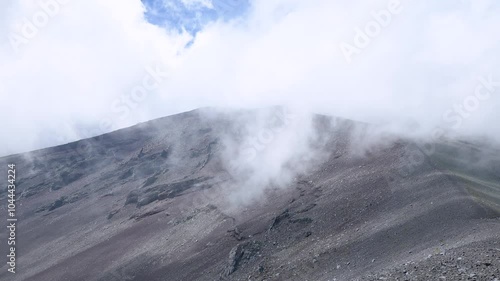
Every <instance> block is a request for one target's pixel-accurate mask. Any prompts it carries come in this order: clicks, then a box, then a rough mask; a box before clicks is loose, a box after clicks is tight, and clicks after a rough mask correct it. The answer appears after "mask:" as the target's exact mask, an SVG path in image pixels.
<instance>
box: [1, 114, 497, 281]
mask: <svg viewBox="0 0 500 281" xmlns="http://www.w3.org/2000/svg"><path fill="white" fill-rule="evenodd" d="M206 111H207V110H205V111H204V110H197V111H192V112H187V113H182V114H178V115H174V116H169V117H165V118H162V119H158V120H154V121H150V122H147V123H143V124H139V125H137V126H134V127H131V128H127V129H123V130H119V131H116V132H112V133H109V134H106V135H103V136H99V137H95V138H92V139H88V140H82V141H79V142H75V143H70V144H66V145H62V146H58V147H53V148H47V149H43V150H39V151H35V152H32V153H29V154H21V155H13V156H8V157H4V158H1V159H0V163H1V166H2V169H5V167H6V165H7V163H15V164H16V165H17V173H18V189H17V191H18V197H20V199H19V201H18V217H19V227H18V244H19V252H18V256H19V261H18V262H19V264H18V267H19V269H18V273H17V274H16V276H15V277H16V279H15V280H37V281H44V280H357V279H361V278H365V279H369V278H377V279H378V278H389V279H387V280H397V279H396V277H395V276H396V275H395V274H394V275H391V274H390V273H387V271H388V270H391V268H395V269H394V270H397V269H398V268H401V266H403V265H404V264H405V263H409V262H415V263H423V264H425V263H426V262H427V263H432V262H437V261H438V259H435V258H433V257H435V256H436V255H440V254H441V253H447V252H448V251H451V252H453V251H454V250H452V249H455V248H458V247H461V248H460V251H461V252H463V255H464V256H467V255H469V254H470V255H471V256H472V258H476V257H477V258H481V256H480V255H478V254H477V253H478V250H477V249H483V248H486V249H491V250H492V251H495V250H494V249H495V247H497V248H498V246H494V245H497V244H498V241H500V240H499V239H500V220H499V219H498V212H497V208H498V201H497V199H498V198H499V197H498V194H499V183H500V179H499V178H498V173H495V171H498V170H497V168H498V166H492V165H494V164H495V163H496V164H498V163H499V162H498V160H499V159H500V153H498V150H491V151H490V150H488V152H487V155H488V158H489V159H490V160H488V161H489V162H487V163H488V164H487V165H482V166H481V165H472V164H473V163H472V162H470V165H468V164H467V163H468V162H467V161H469V159H472V158H471V155H465V154H463V153H457V152H456V151H457V149H459V148H462V150H460V151H473V152H474V151H475V152H474V153H473V154H474V155H473V156H478V157H479V156H481V155H483V153H482V152H484V150H486V148H485V147H486V146H484V147H483V146H479V147H476V146H474V145H472V144H469V143H458V142H443V143H439V144H438V145H436V153H433V154H432V155H431V156H430V157H427V156H426V157H424V158H423V159H424V160H423V161H422V162H421V163H419V164H418V165H413V166H412V170H411V171H410V172H408V173H406V174H404V175H403V174H402V173H397V179H396V180H395V181H393V180H392V179H393V177H394V175H395V173H396V171H399V170H401V163H403V164H404V162H405V160H404V157H405V155H407V154H408V153H410V152H412V151H415V147H416V146H415V144H414V143H413V142H410V141H409V140H403V139H399V140H391V141H390V142H388V143H387V144H385V145H383V146H381V147H379V148H377V149H372V150H369V151H368V152H367V153H366V154H365V155H363V156H359V155H356V154H353V153H352V148H353V143H352V137H351V136H352V135H353V134H355V132H357V131H358V130H360V128H361V130H363V129H366V128H367V127H368V125H366V124H359V123H356V122H353V121H348V120H340V119H335V118H330V117H325V116H316V117H315V118H314V128H315V130H316V131H317V134H318V136H319V138H317V139H316V140H318V139H320V140H321V141H318V143H317V144H316V145H317V146H318V147H319V148H318V149H319V151H320V152H321V155H322V157H320V158H318V160H317V161H316V162H315V163H313V165H310V166H309V168H308V169H304V170H303V171H300V172H299V173H298V174H295V175H293V177H292V178H291V179H290V181H288V182H285V184H284V185H285V186H280V185H279V184H276V185H274V184H272V183H271V185H270V186H269V188H268V189H266V191H265V195H264V196H260V197H256V198H254V199H253V200H250V201H249V203H248V204H244V205H238V206H237V207H235V206H234V204H228V200H229V199H228V197H229V198H231V197H230V194H231V191H234V190H240V189H241V188H249V187H248V186H243V187H242V182H240V181H238V179H237V178H238V175H235V174H234V173H233V172H231V171H229V170H228V169H227V168H226V167H227V165H226V164H227V163H226V162H225V161H226V158H225V157H224V155H225V152H226V151H227V149H226V148H227V147H226V146H227V142H226V139H227V138H228V136H231V137H233V138H234V140H235V141H236V142H238V141H241V139H239V135H238V134H239V133H238V132H239V131H240V128H241V127H242V124H245V122H251V121H250V120H254V119H255V118H256V117H255V116H256V115H257V113H256V112H254V111H245V112H225V113H214V112H208V113H207V112H206ZM209 111H210V110H209ZM207 116H208V117H207ZM488 149H489V148H488ZM480 158H481V157H480ZM464 161H465V162H464ZM265 164H266V163H262V165H265ZM481 164H482V163H481ZM5 174H6V172H5ZM0 196H1V200H4V202H5V201H6V193H5V191H2V193H1V195H0ZM2 207H3V208H4V209H5V206H4V205H2ZM495 243H497V244H495ZM4 244H5V243H2V246H1V250H2V252H6V251H7V249H6V245H4ZM434 259H435V260H434ZM422 268H425V266H422ZM495 270H496V272H498V267H496V268H495V266H488V267H485V268H484V269H482V271H479V270H478V272H476V273H474V274H476V275H478V276H482V275H481V274H484V275H488V274H489V275H488V276H490V277H491V274H495ZM6 271H7V270H6V266H5V265H4V266H3V267H2V270H1V271H0V272H1V273H0V278H2V280H7V278H9V280H13V279H11V276H10V275H8V274H7V273H6ZM401 272H403V271H401ZM414 274H415V275H414V276H412V277H411V278H410V279H409V280H428V279H426V277H425V274H430V273H429V272H428V271H425V272H415V273H414ZM467 274H469V273H467ZM470 274H472V273H470ZM404 275H405V274H403V276H404ZM441 275H442V272H439V276H437V275H431V276H432V278H433V279H437V278H438V277H440V276H441ZM384 276H385V277H384ZM496 276H497V277H499V276H500V275H498V274H497V275H496ZM391 278H393V279H391ZM481 278H483V277H481ZM484 278H486V277H484ZM488 278H489V277H488ZM377 279H374V280H377ZM449 280H454V279H449ZM478 280H489V279H478Z"/></svg>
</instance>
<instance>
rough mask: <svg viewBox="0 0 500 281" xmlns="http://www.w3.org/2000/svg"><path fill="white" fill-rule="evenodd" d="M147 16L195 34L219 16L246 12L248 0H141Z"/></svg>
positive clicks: (164, 25)
mask: <svg viewBox="0 0 500 281" xmlns="http://www.w3.org/2000/svg"><path fill="white" fill-rule="evenodd" d="M142 2H143V4H144V6H145V7H146V14H145V17H146V19H147V20H148V21H149V22H150V23H152V24H155V25H158V26H162V27H166V28H172V29H176V30H178V31H182V30H186V31H187V32H189V33H190V34H192V35H195V34H196V33H197V32H199V31H200V30H201V29H202V28H203V26H204V25H206V24H207V23H210V22H213V21H216V20H230V19H233V18H236V17H239V16H242V15H244V13H245V12H246V11H247V9H248V7H249V5H250V4H249V0H142Z"/></svg>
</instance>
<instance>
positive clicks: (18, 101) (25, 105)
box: [0, 0, 500, 155]
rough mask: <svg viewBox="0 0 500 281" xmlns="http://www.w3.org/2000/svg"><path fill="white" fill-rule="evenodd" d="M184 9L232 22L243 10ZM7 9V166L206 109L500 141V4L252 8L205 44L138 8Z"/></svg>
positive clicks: (50, 3)
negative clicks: (328, 118) (15, 159)
mask: <svg viewBox="0 0 500 281" xmlns="http://www.w3.org/2000/svg"><path fill="white" fill-rule="evenodd" d="M164 2H165V3H166V2H169V1H164ZM184 2H186V3H187V2H189V3H187V4H186V3H184V4H185V6H186V7H195V8H196V9H199V7H201V6H202V7H204V9H216V11H217V13H216V14H224V13H223V12H224V10H223V9H228V7H234V3H236V2H237V1H232V0H227V1H226V2H223V1H213V2H212V1H184ZM224 3H226V5H224ZM1 5H2V7H1V9H0V32H1V34H2V36H1V37H0V61H1V66H0V118H2V120H3V122H2V124H3V125H2V129H3V132H2V133H3V135H4V136H6V137H4V138H2V140H1V141H0V155H5V154H10V153H15V152H22V151H28V150H32V149H36V148H40V147H45V146H50V145H56V144H61V143H65V142H69V141H72V140H76V139H79V138H84V137H88V136H90V135H96V134H102V133H105V132H108V131H111V130H114V129H117V128H121V127H125V126H130V125H133V124H135V123H137V122H143V121H146V120H150V119H152V118H157V117H160V116H165V115H168V114H173V113H176V112H180V111H184V110H189V109H193V108H197V107H202V106H226V107H227V106H237V107H260V106H270V105H277V104H280V105H289V106H295V107H296V106H300V107H301V108H303V109H307V110H310V111H314V112H321V113H326V114H331V115H339V116H344V117H349V118H355V119H360V120H365V121H370V122H374V123H378V124H385V126H386V127H387V128H390V129H394V130H400V129H401V128H403V129H404V128H412V131H419V132H421V133H422V134H430V133H431V132H433V131H434V129H435V128H436V127H441V128H443V129H444V130H447V131H450V132H452V133H457V134H467V135H471V134H472V135H487V136H490V137H495V138H500V125H499V123H498V122H494V121H495V120H499V117H500V113H498V108H499V105H500V59H499V57H498V56H497V54H498V51H500V46H499V43H500V42H499V40H500V35H499V34H498V31H497V28H498V26H500V18H498V14H499V12H500V5H499V4H498V3H496V2H495V1H491V0H474V1H472V0H464V1H440V2H439V3H436V1H430V0H426V1H406V0H405V1H396V0H384V1H382V0H376V1H366V0H365V1H361V0H354V1H329V0H311V1H298V0H276V1H265V0H253V1H251V2H250V4H249V5H247V6H246V8H245V9H246V10H245V11H244V12H241V11H240V12H239V13H238V14H237V16H236V17H231V18H228V17H222V16H221V17H215V18H212V20H207V21H203V20H202V21H200V23H203V25H202V26H200V27H199V30H198V31H197V32H196V33H193V32H190V30H188V28H182V27H183V23H182V22H177V24H178V25H177V26H175V28H172V26H168V21H166V22H161V24H159V23H158V22H154V21H152V20H151V19H150V18H148V15H150V14H151V9H152V8H151V7H152V5H149V4H146V5H143V3H142V2H141V1H139V0H126V1H118V0H108V1H99V0H88V1H81V0H64V1H63V0H58V1H56V0H40V1H29V0H22V1H8V2H5V3H2V4H1ZM200 5H201V6H200ZM231 5H232V6H231ZM195 8H193V9H195ZM147 9H150V10H149V11H148V10H147ZM217 9H218V10H217ZM148 13H149V14H148ZM195 14H196V13H195ZM198 16H201V17H203V14H201V15H200V14H198ZM217 19H218V20H217ZM152 22H153V23H152ZM193 34H195V35H193ZM408 124H412V125H411V126H410V125H408Z"/></svg>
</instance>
